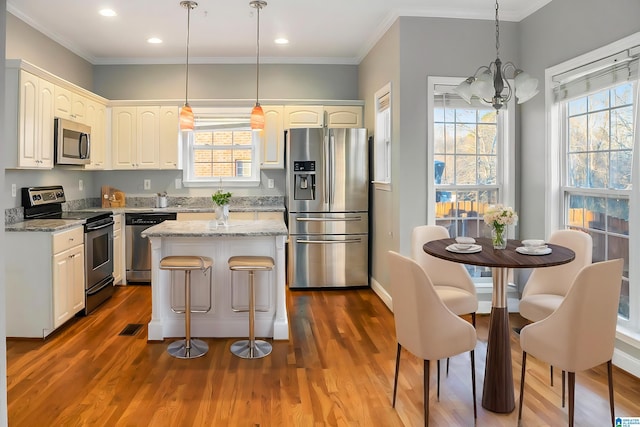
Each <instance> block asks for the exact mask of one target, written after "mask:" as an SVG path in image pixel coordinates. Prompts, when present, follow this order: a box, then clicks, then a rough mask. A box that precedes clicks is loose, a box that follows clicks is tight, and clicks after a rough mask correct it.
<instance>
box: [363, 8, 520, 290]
mask: <svg viewBox="0 0 640 427" xmlns="http://www.w3.org/2000/svg"><path fill="white" fill-rule="evenodd" d="M500 36H501V37H500V42H501V49H500V54H501V59H503V60H504V61H513V62H515V63H519V61H520V58H519V55H518V50H517V47H518V33H517V24H515V23H511V22H505V23H501V25H500ZM398 48H399V52H398V51H397V49H398ZM398 53H399V55H398ZM495 55H496V52H495V26H494V25H493V22H491V21H485V20H461V19H443V18H416V17H401V18H399V19H398V20H397V21H396V22H395V24H394V25H393V27H392V28H391V29H390V31H389V32H388V33H387V34H386V35H385V36H384V37H383V38H382V39H381V40H380V41H379V42H378V43H377V45H376V46H375V48H374V49H372V50H371V51H370V52H369V53H368V55H367V56H366V58H365V59H364V61H362V63H361V64H360V72H359V76H360V77H359V78H360V98H362V99H364V100H365V102H366V104H365V111H367V115H366V125H367V127H368V128H369V130H370V132H373V130H374V116H373V110H374V99H373V94H374V93H375V91H377V90H378V89H380V87H381V86H382V85H384V84H385V83H386V82H389V81H391V82H392V114H393V118H392V154H391V155H392V166H391V174H392V177H391V180H392V191H391V192H385V191H374V192H373V194H374V198H373V215H374V219H373V221H374V232H375V233H374V236H373V243H372V260H373V266H372V267H373V268H372V276H373V279H374V280H375V281H376V282H378V283H380V285H382V287H384V288H385V289H386V290H387V291H388V292H389V291H390V290H389V288H388V271H387V263H386V253H387V251H388V250H395V251H400V252H401V253H404V254H406V255H408V254H410V252H411V250H410V245H411V230H412V229H413V227H415V226H416V225H420V224H425V223H426V221H427V210H426V209H427V197H430V195H429V194H427V191H426V188H427V179H428V177H432V176H433V168H432V166H431V165H428V164H427V76H453V77H455V76H459V77H468V76H469V75H471V74H473V73H474V72H475V70H476V69H477V67H479V66H480V65H488V64H489V62H491V61H493V60H494V59H495ZM517 143H518V141H516V144H517Z"/></svg>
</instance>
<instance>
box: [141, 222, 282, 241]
mask: <svg viewBox="0 0 640 427" xmlns="http://www.w3.org/2000/svg"><path fill="white" fill-rule="evenodd" d="M287 234H288V231H287V227H286V225H285V224H284V221H282V220H266V219H265V220H257V221H251V220H231V221H229V223H228V225H216V221H214V220H212V221H203V220H198V221H164V222H162V223H160V224H157V225H154V226H153V227H150V228H147V229H146V230H144V231H143V232H142V237H248V236H286V235H287Z"/></svg>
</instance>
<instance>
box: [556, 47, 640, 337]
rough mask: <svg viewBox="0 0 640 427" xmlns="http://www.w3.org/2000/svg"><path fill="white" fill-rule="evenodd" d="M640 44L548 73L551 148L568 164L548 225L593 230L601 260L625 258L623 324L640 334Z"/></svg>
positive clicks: (595, 257)
mask: <svg viewBox="0 0 640 427" xmlns="http://www.w3.org/2000/svg"><path fill="white" fill-rule="evenodd" d="M639 42H640V37H639V36H638V35H636V36H635V38H634V37H633V36H632V37H630V38H627V39H624V40H621V41H620V42H617V43H614V44H612V45H610V46H606V47H604V48H601V49H598V50H597V51H594V52H592V53H590V54H587V55H583V56H582V57H580V58H576V59H574V60H572V61H568V62H567V63H564V64H560V65H558V66H556V67H553V68H551V69H548V70H547V84H548V85H549V86H550V87H551V88H552V93H551V98H550V101H551V102H550V104H549V107H548V109H549V111H550V112H551V115H550V117H551V129H552V132H551V134H550V141H549V146H550V148H551V150H552V151H551V153H552V156H551V157H552V158H558V159H560V162H559V164H558V165H557V171H558V173H557V176H555V179H553V183H554V185H555V188H557V189H558V190H557V191H556V192H554V195H553V197H554V198H556V200H557V201H555V204H553V203H554V201H553V200H551V202H552V206H553V207H554V208H555V212H556V215H558V216H557V219H556V218H554V217H553V216H551V217H550V218H548V222H549V223H551V224H553V225H555V224H557V227H555V226H554V227H553V228H552V229H555V228H571V229H576V230H581V231H584V232H586V233H589V234H590V235H591V237H592V238H593V262H599V261H605V260H608V259H615V258H622V259H624V261H625V263H624V269H623V279H622V291H621V295H620V302H619V306H618V315H619V317H618V318H619V325H622V326H625V327H628V328H630V329H631V330H636V331H637V330H638V316H639V315H640V313H638V308H637V307H638V303H637V301H638V300H639V296H638V284H637V283H636V282H637V280H638V279H637V275H635V276H634V273H633V272H634V268H635V267H633V266H631V265H630V263H629V260H630V258H632V256H631V255H632V254H633V251H634V249H633V248H634V247H636V248H637V247H638V242H636V241H635V240H634V239H633V238H632V237H631V235H630V233H629V230H630V229H632V228H633V227H634V225H635V227H637V226H638V225H640V224H636V222H637V221H638V219H637V218H634V217H638V215H637V214H635V215H634V214H633V209H632V207H633V206H634V205H635V206H637V203H638V200H637V199H636V198H637V197H638V196H637V191H636V192H634V191H633V183H632V177H633V174H632V170H633V169H634V166H633V162H634V160H633V153H634V149H635V146H636V145H637V144H638V140H637V138H638V135H637V134H636V133H637V129H638V125H639V123H637V116H636V111H635V109H636V108H637V107H638V106H637V99H638V98H637V90H638V88H637V78H638V57H639V56H640V46H637V45H638V43H639ZM625 45H627V46H625ZM555 154H557V157H556V156H555ZM636 162H637V160H636ZM634 174H637V171H634ZM634 180H637V177H636V178H635V179H634ZM636 182H637V181H636ZM636 229H637V228H636ZM636 250H637V249H636ZM634 279H635V280H634ZM634 301H636V303H635V304H634Z"/></svg>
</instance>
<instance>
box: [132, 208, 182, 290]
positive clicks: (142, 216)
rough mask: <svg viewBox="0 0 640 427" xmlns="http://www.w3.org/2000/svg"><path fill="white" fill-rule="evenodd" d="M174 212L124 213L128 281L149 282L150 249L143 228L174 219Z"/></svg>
mask: <svg viewBox="0 0 640 427" xmlns="http://www.w3.org/2000/svg"><path fill="white" fill-rule="evenodd" d="M175 219H176V213H175V212H151V211H150V212H127V213H126V214H125V227H124V228H125V230H124V232H125V240H126V243H125V256H126V268H127V283H128V282H132V283H133V282H151V249H150V248H149V240H148V239H147V238H144V237H142V236H141V235H140V233H142V231H143V230H146V229H147V228H149V227H152V226H154V225H156V224H160V223H161V222H163V221H167V220H175Z"/></svg>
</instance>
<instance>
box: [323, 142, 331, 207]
mask: <svg viewBox="0 0 640 427" xmlns="http://www.w3.org/2000/svg"><path fill="white" fill-rule="evenodd" d="M322 155H323V157H324V159H323V162H324V183H323V187H324V194H323V200H322V202H323V203H326V204H329V203H330V200H329V197H330V196H329V192H330V189H329V186H330V185H331V179H330V177H331V175H330V174H331V165H330V164H329V162H330V161H331V160H330V159H331V153H330V152H329V136H328V135H325V137H324V147H323V150H322Z"/></svg>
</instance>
